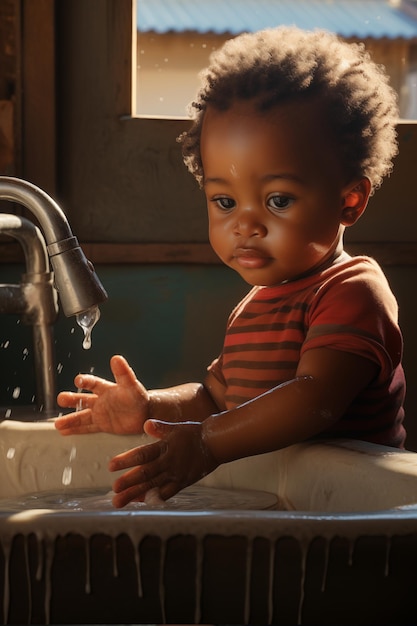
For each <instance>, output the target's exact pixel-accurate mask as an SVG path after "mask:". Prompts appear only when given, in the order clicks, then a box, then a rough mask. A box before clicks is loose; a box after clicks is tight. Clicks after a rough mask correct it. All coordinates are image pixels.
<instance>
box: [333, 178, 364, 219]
mask: <svg viewBox="0 0 417 626" xmlns="http://www.w3.org/2000/svg"><path fill="white" fill-rule="evenodd" d="M370 193H371V182H370V180H369V178H361V180H360V181H359V182H355V183H352V184H351V185H349V186H348V187H347V188H346V189H345V191H344V193H343V196H342V214H341V220H340V222H341V224H343V226H353V224H355V222H357V221H358V219H359V218H360V216H361V215H362V213H363V212H364V211H365V209H366V205H367V204H368V199H369V194H370Z"/></svg>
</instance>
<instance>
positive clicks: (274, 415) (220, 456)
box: [110, 348, 377, 507]
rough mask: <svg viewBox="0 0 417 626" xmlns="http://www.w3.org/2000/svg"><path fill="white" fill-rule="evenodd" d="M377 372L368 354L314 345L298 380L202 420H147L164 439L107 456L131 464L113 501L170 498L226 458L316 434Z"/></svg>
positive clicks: (115, 465)
mask: <svg viewBox="0 0 417 626" xmlns="http://www.w3.org/2000/svg"><path fill="white" fill-rule="evenodd" d="M376 373H377V365H376V364H375V363H373V362H372V361H370V360H368V359H365V358H363V357H360V356H357V355H355V354H349V353H345V352H342V351H338V350H332V349H328V348H317V349H312V350H309V351H307V352H305V353H304V355H303V356H302V358H301V360H300V363H299V367H298V369H297V373H296V377H295V378H294V379H292V380H290V381H288V382H287V383H284V384H282V385H279V386H277V387H275V388H273V389H271V391H268V392H266V393H264V394H262V395H261V396H258V397H257V398H255V399H253V400H251V401H249V402H246V403H245V404H243V405H241V406H239V407H237V408H235V409H232V410H229V411H222V412H221V413H217V414H213V415H211V416H209V417H208V418H207V419H206V420H205V421H204V422H202V423H199V422H197V421H194V422H188V423H177V424H172V423H171V424H168V423H165V422H159V421H157V420H152V419H151V420H148V421H147V422H146V424H145V430H146V432H148V434H151V435H153V436H156V437H158V438H159V441H157V442H155V443H151V444H149V445H146V446H142V447H140V448H135V449H134V450H129V451H127V452H124V453H122V454H120V455H118V456H117V457H115V458H114V459H113V460H112V461H111V462H110V469H111V470H112V471H116V470H121V469H128V468H130V469H129V471H127V472H126V473H125V474H123V475H122V476H120V477H119V478H118V479H117V480H116V481H115V483H114V485H113V489H114V491H115V492H116V495H115V497H114V500H113V502H114V505H115V506H117V507H121V506H124V505H126V504H127V503H128V502H130V501H132V500H135V499H138V500H143V499H144V497H145V494H146V492H147V491H149V490H150V489H153V488H157V489H158V490H159V493H160V496H161V497H162V498H164V499H168V498H169V497H171V496H173V495H174V494H175V493H176V492H177V491H179V490H180V489H182V488H184V487H186V486H187V485H190V484H192V483H193V482H196V481H197V480H199V479H200V478H202V477H203V476H204V475H205V474H207V473H209V472H211V471H212V470H213V469H215V468H216V467H217V466H218V465H220V464H221V463H226V462H229V461H233V460H235V459H238V458H243V457H246V456H252V455H256V454H261V453H264V452H270V451H273V450H278V449H280V448H284V447H286V446H289V445H291V444H294V443H297V442H300V441H304V440H306V439H308V438H310V437H313V436H314V435H316V434H318V433H319V432H321V431H323V430H325V429H326V428H327V427H329V426H330V425H331V424H332V423H333V422H334V421H336V420H338V419H339V418H340V417H341V416H342V415H343V414H344V412H345V411H346V409H347V407H348V406H349V405H350V404H351V402H352V400H353V399H354V398H355V397H356V396H357V394H358V393H359V391H360V390H361V389H363V388H364V387H365V386H366V385H367V384H368V383H369V382H370V380H371V379H372V378H373V377H374V376H375V375H376ZM212 384H213V385H214V391H213V392H212V395H213V396H214V397H216V383H215V382H214V381H213V379H212V378H211V380H210V377H209V380H208V382H207V388H210V386H211V385H212ZM219 391H220V396H221V389H220V390H219ZM218 404H220V402H218Z"/></svg>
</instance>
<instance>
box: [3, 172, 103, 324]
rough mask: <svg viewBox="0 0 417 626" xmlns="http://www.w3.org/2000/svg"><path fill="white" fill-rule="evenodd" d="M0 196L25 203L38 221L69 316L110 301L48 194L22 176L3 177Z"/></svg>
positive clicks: (67, 224)
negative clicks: (22, 178)
mask: <svg viewBox="0 0 417 626" xmlns="http://www.w3.org/2000/svg"><path fill="white" fill-rule="evenodd" d="M0 199H3V200H10V201H12V202H17V203H19V204H22V205H23V206H25V207H26V208H27V209H29V211H31V212H32V213H33V215H34V216H35V217H36V219H37V220H38V222H39V224H40V226H41V230H42V232H43V235H44V237H45V240H46V244H47V250H48V254H49V258H50V261H51V265H52V268H53V270H54V281H55V287H56V289H57V291H58V292H59V296H60V300H61V304H62V308H63V311H64V313H65V315H66V316H67V317H70V316H71V315H77V314H79V313H83V312H84V311H87V310H88V309H90V308H92V307H95V306H97V305H99V304H101V303H102V302H104V301H105V300H107V293H106V291H105V290H104V288H103V286H102V284H101V282H100V280H99V279H98V277H97V274H96V273H95V271H94V267H93V265H92V264H91V263H90V261H88V259H87V258H86V257H85V255H84V252H83V251H82V249H81V247H80V245H79V243H78V241H77V238H76V237H74V235H73V234H72V231H71V228H70V225H69V223H68V220H67V218H66V216H65V213H64V212H63V211H62V209H61V208H60V207H59V206H58V204H57V203H56V202H55V201H54V200H53V199H52V198H51V197H50V196H49V195H48V194H47V193H45V192H44V191H43V190H42V189H39V187H36V186H35V185H33V184H32V183H29V182H27V181H24V180H21V179H19V178H13V177H9V176H0Z"/></svg>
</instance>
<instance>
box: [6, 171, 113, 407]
mask: <svg viewBox="0 0 417 626" xmlns="http://www.w3.org/2000/svg"><path fill="white" fill-rule="evenodd" d="M0 200H10V201H11V202H16V203H18V204H21V205H23V206H24V207H26V208H27V209H29V211H31V213H32V214H33V215H34V217H35V218H36V220H37V221H38V223H39V225H40V229H39V228H38V227H37V226H35V224H33V223H32V222H31V221H30V220H28V219H26V218H23V217H18V216H16V215H9V214H6V213H0V232H1V233H4V234H6V235H8V236H11V237H13V238H15V239H16V240H18V241H19V243H20V244H21V246H22V249H23V252H24V256H25V264H26V273H25V274H24V275H23V276H22V280H21V284H20V285H0V313H15V314H18V315H21V316H22V321H23V322H24V323H26V324H30V325H32V326H33V341H34V361H35V373H36V376H37V405H38V408H39V410H41V409H42V410H44V411H45V412H48V411H52V410H54V409H55V408H56V402H55V397H56V387H55V367H54V355H53V323H54V322H55V320H56V317H57V314H58V304H57V292H58V295H59V299H60V301H61V305H62V309H63V311H64V313H65V315H66V316H67V317H70V316H72V315H76V316H77V318H78V317H80V319H81V318H82V317H83V316H85V314H87V317H88V314H89V312H90V311H91V312H96V311H97V307H98V305H99V304H101V303H102V302H104V301H105V300H107V294H106V292H105V290H104V288H103V286H102V284H101V282H100V280H99V279H98V277H97V274H96V273H95V271H94V267H93V265H92V264H91V263H90V261H88V260H87V259H86V257H85V255H84V253H83V251H82V249H81V248H80V246H79V243H78V241H77V238H76V237H74V236H73V234H72V231H71V228H70V225H69V223H68V220H67V218H66V216H65V213H64V212H63V211H62V209H61V208H60V207H59V206H58V204H57V203H56V202H55V201H54V200H53V199H52V198H51V197H50V196H49V195H48V194H47V193H45V192H44V191H42V190H41V189H40V188H39V187H36V186H35V185H33V184H32V183H29V182H27V181H24V180H21V179H19V178H13V177H9V176H0ZM48 256H49V258H48ZM49 261H50V263H51V266H52V269H53V272H51V271H50V267H49ZM91 317H92V319H98V317H97V316H95V315H92V316H91ZM84 321H85V320H84Z"/></svg>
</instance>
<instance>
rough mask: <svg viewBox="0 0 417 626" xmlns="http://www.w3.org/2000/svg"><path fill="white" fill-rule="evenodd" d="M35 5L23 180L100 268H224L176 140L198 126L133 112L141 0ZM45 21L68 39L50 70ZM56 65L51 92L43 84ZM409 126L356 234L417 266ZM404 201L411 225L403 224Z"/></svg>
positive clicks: (416, 139) (27, 34)
mask: <svg viewBox="0 0 417 626" xmlns="http://www.w3.org/2000/svg"><path fill="white" fill-rule="evenodd" d="M138 1H140V0H138ZM25 5H28V6H30V10H31V11H32V20H29V17H30V16H29V15H27V16H26V17H25V23H26V24H27V28H26V30H25V31H24V35H23V43H24V50H25V53H24V55H23V57H22V62H23V71H22V102H24V103H25V107H23V106H22V110H23V114H22V119H23V120H24V122H25V123H24V125H23V128H24V132H23V133H22V152H23V154H24V155H25V158H24V160H23V162H22V163H23V165H22V175H23V177H24V178H27V179H29V180H32V181H33V182H35V183H36V184H39V186H41V187H43V188H44V189H46V190H47V191H49V192H50V193H51V194H52V195H54V197H55V198H56V199H57V200H58V202H59V203H60V204H61V206H62V208H63V209H64V211H65V212H66V213H67V215H68V218H69V220H70V223H71V225H72V228H73V231H74V233H75V234H76V235H77V236H78V238H79V239H80V241H81V242H82V245H83V247H84V249H85V251H86V253H87V255H88V256H89V258H91V260H92V261H93V262H95V263H218V262H219V260H218V259H217V257H216V255H215V254H214V253H213V251H212V250H211V248H210V246H209V243H208V239H207V218H206V209H205V200H204V196H203V194H202V192H201V191H200V190H199V189H198V186H197V184H196V183H195V181H194V179H193V178H192V176H191V175H190V174H189V173H188V172H187V171H186V168H185V167H184V165H183V163H182V159H181V154H180V146H179V145H178V142H177V141H176V138H177V137H178V135H179V134H180V133H181V132H183V130H185V129H186V127H187V125H188V124H189V122H188V120H185V119H172V118H169V119H164V118H141V117H135V116H133V115H132V111H133V110H134V107H133V103H132V97H133V94H135V93H136V88H135V84H134V81H135V74H136V72H134V71H133V67H132V65H133V54H132V43H134V42H135V38H136V28H137V26H136V11H135V5H136V0H133V2H132V0H95V1H94V2H85V0H58V1H57V2H54V0H45V2H43V3H39V2H37V1H36V0H31V1H29V2H28V3H23V6H25ZM35 14H36V15H35ZM42 20H43V24H44V27H43V28H44V30H45V29H46V31H45V39H46V41H51V40H52V39H51V37H50V33H51V28H53V29H54V30H55V38H54V39H55V41H56V42H57V43H56V48H55V49H52V48H51V45H49V44H47V45H46V46H44V47H43V52H42V54H43V56H44V63H39V54H38V53H37V52H36V44H37V43H38V42H39V31H36V28H37V27H36V24H38V25H39V24H40V23H42ZM35 33H36V35H37V36H36V38H35ZM48 36H49V39H48ZM35 54H38V56H37V63H35V62H34V56H33V55H35ZM45 63H46V67H47V68H48V77H49V78H48V81H47V88H46V89H45V85H44V83H42V81H40V83H39V81H38V80H37V79H39V78H40V77H41V74H42V73H43V72H44V67H45ZM53 66H55V67H56V68H57V72H56V74H55V75H54V74H53V73H52V72H51V68H52V67H53ZM29 68H30V72H29V71H28V69H29ZM40 85H44V86H43V87H41V86H40ZM42 90H43V92H44V93H43V95H42V94H41V92H42ZM39 119H41V120H42V122H43V126H42V124H41V125H39ZM29 129H31V130H30V132H28V130H29ZM398 130H399V139H400V154H399V157H398V158H397V160H396V164H395V169H394V173H393V175H392V176H391V178H390V179H388V180H386V181H385V182H384V184H383V186H382V188H381V190H379V191H378V192H377V193H376V195H375V196H374V197H373V198H371V200H370V206H369V209H368V210H367V211H366V213H365V215H364V217H363V218H362V219H361V220H360V222H359V223H358V225H356V226H355V228H354V229H352V231H349V230H348V232H347V237H346V241H347V249H348V251H349V252H351V253H353V254H356V253H366V254H370V255H372V256H374V257H375V258H377V260H379V261H380V262H381V263H382V264H384V265H402V264H405V265H417V241H416V239H417V237H416V233H415V228H413V223H414V221H415V220H414V214H415V211H414V206H413V205H414V202H413V188H412V184H413V175H414V172H413V163H414V162H415V160H416V159H415V156H416V153H417V132H416V130H417V126H416V122H404V121H401V122H399V125H398ZM40 140H41V141H40ZM40 145H41V146H42V145H43V146H44V149H43V151H40V148H39V146H40ZM45 146H46V147H45ZM399 198H401V205H400V206H401V212H402V220H401V221H400V220H398V219H395V220H394V219H393V208H394V209H395V211H396V213H395V214H394V217H395V218H396V217H397V216H398V213H397V211H398V207H399ZM8 259H9V261H10V255H9V256H8Z"/></svg>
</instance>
